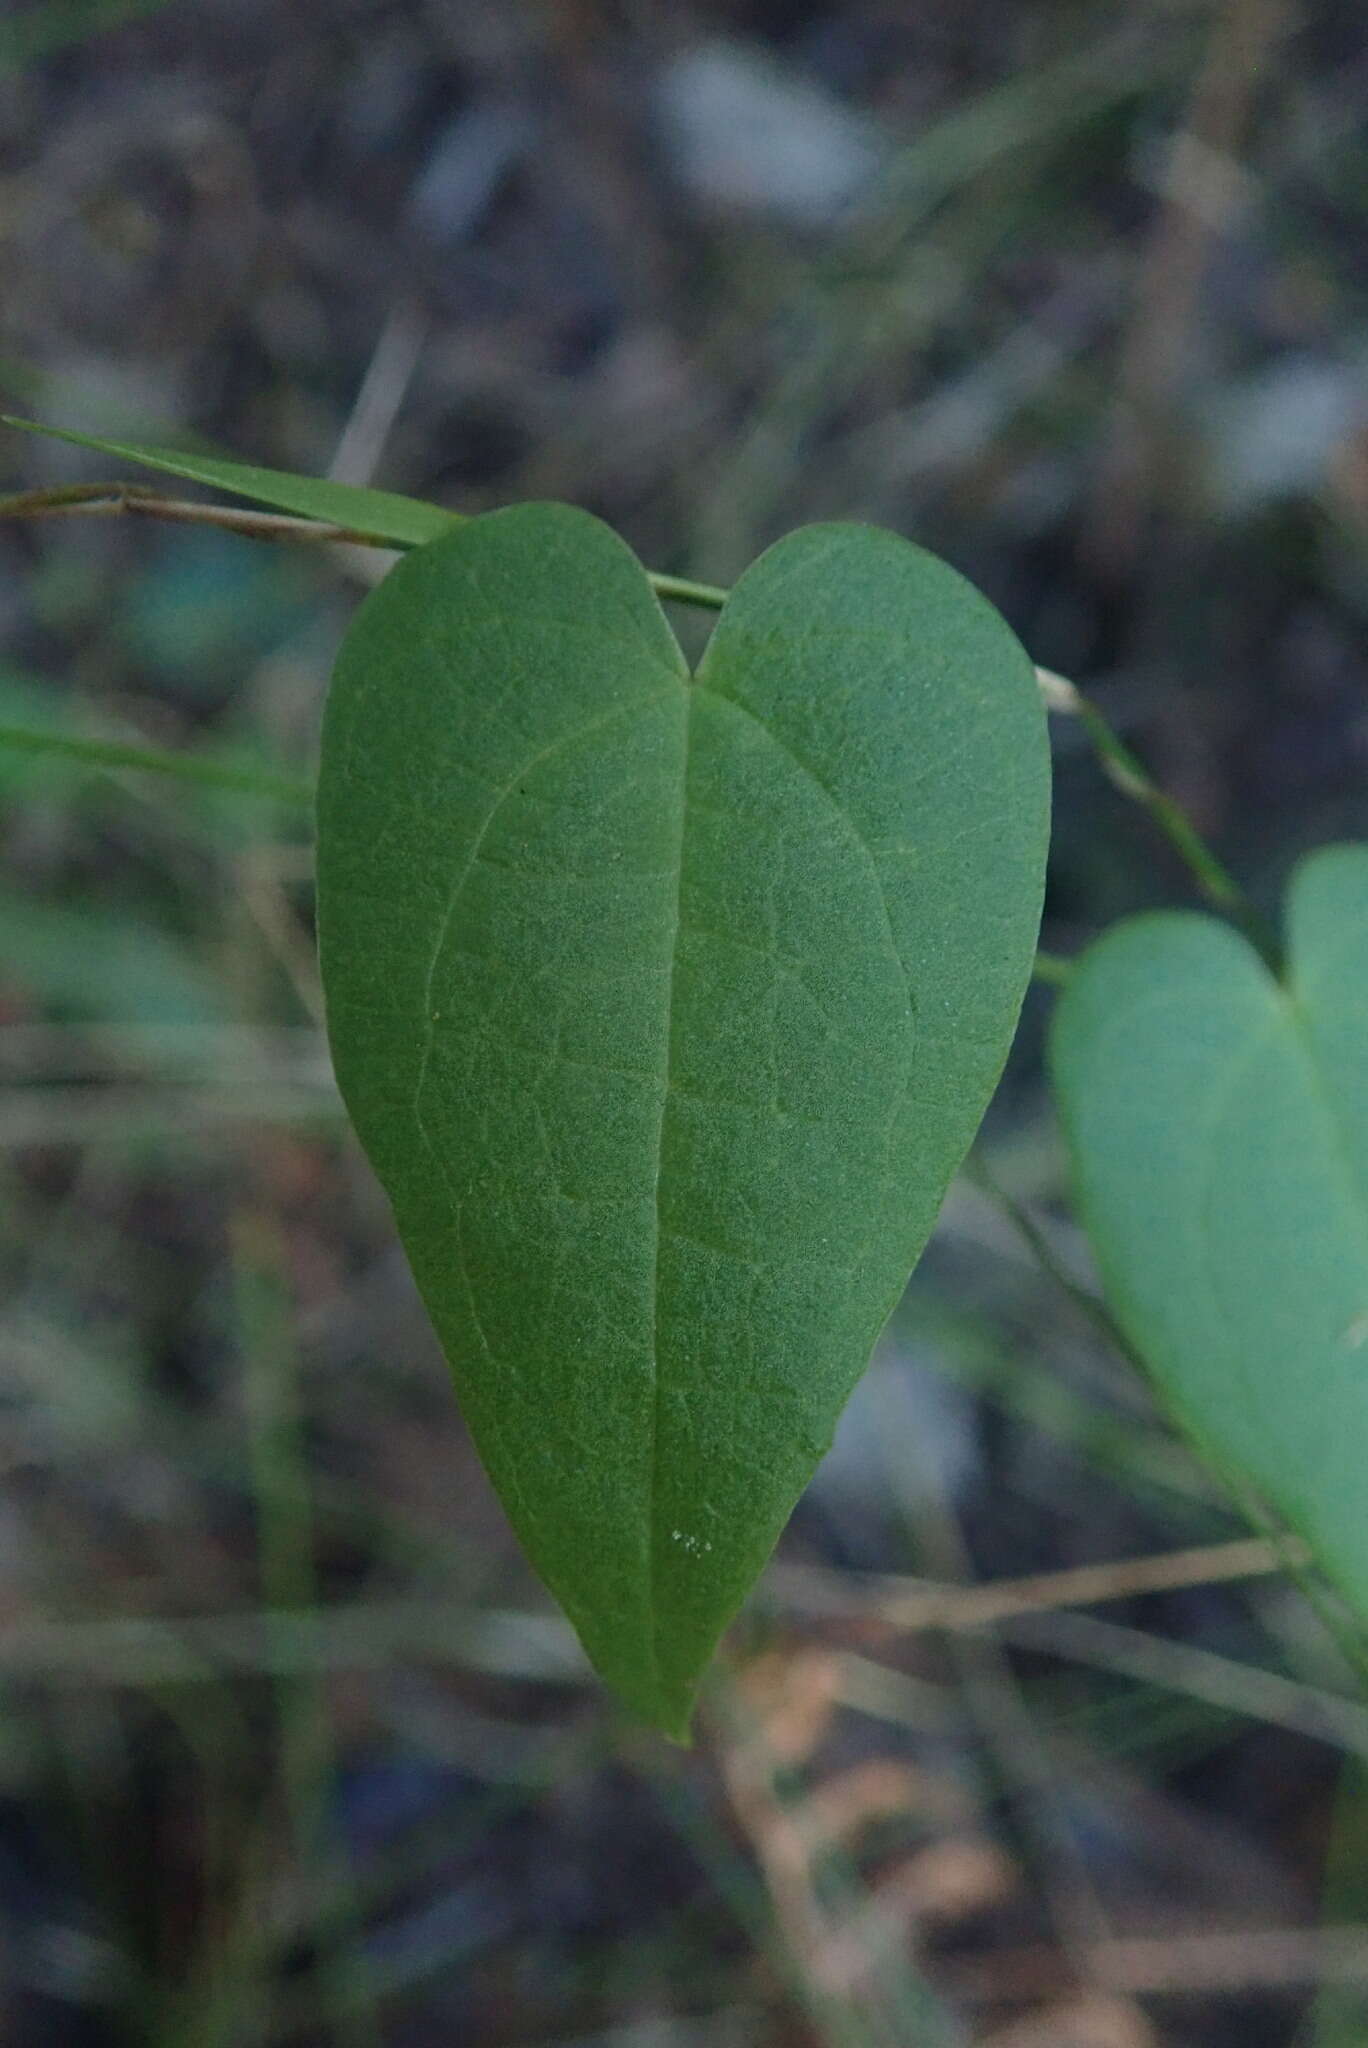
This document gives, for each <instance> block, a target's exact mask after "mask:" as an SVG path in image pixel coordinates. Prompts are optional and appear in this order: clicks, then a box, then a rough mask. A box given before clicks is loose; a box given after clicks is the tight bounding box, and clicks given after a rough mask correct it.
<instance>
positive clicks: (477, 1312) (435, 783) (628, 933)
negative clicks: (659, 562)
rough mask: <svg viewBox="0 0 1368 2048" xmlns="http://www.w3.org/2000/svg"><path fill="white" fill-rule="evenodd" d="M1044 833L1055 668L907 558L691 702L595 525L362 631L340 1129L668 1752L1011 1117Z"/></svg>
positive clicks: (882, 544)
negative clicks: (947, 1196)
mask: <svg viewBox="0 0 1368 2048" xmlns="http://www.w3.org/2000/svg"><path fill="white" fill-rule="evenodd" d="M1047 811H1048V757H1047V751H1046V743H1045V736H1044V719H1043V713H1042V710H1041V705H1040V701H1039V697H1038V693H1037V691H1036V687H1035V682H1034V675H1033V671H1032V668H1031V664H1030V662H1029V660H1028V659H1027V657H1026V656H1025V654H1024V653H1023V652H1022V650H1021V648H1020V647H1019V646H1018V645H1017V643H1016V641H1015V640H1014V639H1013V638H1012V636H1011V634H1010V633H1009V632H1008V630H1007V628H1006V627H1005V626H1004V625H1003V623H1002V621H1001V620H1000V619H999V617H998V616H997V614H996V613H995V612H994V611H993V610H992V609H991V607H990V606H989V605H988V604H987V603H985V601H984V600H983V599H982V598H980V597H979V596H977V595H976V594H975V593H974V592H973V591H972V590H971V589H970V588H969V587H968V586H967V585H966V584H965V583H963V582H962V581H961V579H960V578H959V577H958V576H956V575H955V574H954V572H953V571H951V570H950V569H948V568H946V567H945V566H944V565H943V564H941V563H939V562H937V561H935V560H934V559H932V558H931V557H930V556H928V555H925V554H923V553H921V552H920V551H919V550H918V549H916V548H913V547H911V546H910V545H909V544H908V543H907V542H905V541H902V540H899V539H897V538H896V537H895V536H893V535H891V534H886V533H881V532H879V531H877V530H875V529H871V528H860V527H821V528H813V529H809V530H807V531H805V532H802V533H798V534H795V535H793V536H791V537H790V538H789V539H788V540H785V541H783V542H781V543H780V544H779V545H778V546H777V547H775V548H773V549H771V551H770V552H769V553H768V554H766V555H765V556H764V557H763V558H762V559H761V560H760V561H759V562H757V563H756V564H755V565H754V566H753V567H752V568H751V569H750V571H749V572H748V573H747V575H746V576H745V577H744V578H743V579H742V581H741V583H740V584H739V585H738V586H737V588H736V590H735V591H734V592H733V593H732V595H731V597H730V598H729V600H728V602H727V605H726V607H725V609H724V611H723V613H722V616H721V618H720V620H719V622H718V625H717V628H716V631H715V633H714V636H713V639H712V642H711V645H710V646H709V648H708V650H707V653H706V655H705V658H704V660H703V663H702V666H701V668H700V671H699V674H698V678H697V681H695V682H691V681H690V678H689V675H688V672H687V669H686V667H685V664H684V660H683V657H682V655H681V653H680V651H679V648H678V646H677V645H676V643H675V641H674V639H673V636H672V635H671V632H670V629H669V627H668V625H667V623H666V621H665V618H664V615H663V613H662V612H661V610H660V608H659V605H658V604H657V602H656V600H655V598H654V597H653V595H652V593H651V590H650V588H649V586H648V584H647V580H646V575H645V572H644V571H643V569H642V568H641V566H640V564H639V563H638V562H637V561H636V559H635V557H634V556H633V555H632V554H631V553H630V552H629V551H628V549H627V548H626V547H625V546H624V545H623V544H622V543H621V542H620V541H619V540H617V539H616V538H615V537H614V535H613V534H612V533H611V532H610V531H609V530H608V529H607V528H606V527H604V526H602V525H600V524H599V523H598V522H597V521H596V520H594V519H591V518H590V517H589V516H588V515H587V514H585V513H582V512H577V511H573V510H571V509H569V508H567V507H564V506H554V505H526V506H520V507H515V508H512V509H510V510H507V511H502V512H495V513H491V514H488V515H486V516H484V517H482V518H480V519H477V520H474V521H472V522H470V523H469V524H468V525H466V526H464V527H462V528H461V529H460V530H459V531H458V532H456V533H454V534H451V535H449V536H447V537H445V538H443V539H442V540H439V541H437V542H434V543H433V544H432V545H431V546H429V547H425V548H422V549H419V550H417V551H416V552H415V553H413V554H411V555H409V556H407V557H406V558H405V560H404V561H403V562H401V563H400V564H399V565H398V566H397V567H396V568H395V569H394V570H393V571H392V572H391V574H390V576H389V577H388V578H387V579H386V581H385V582H384V583H383V584H382V585H381V586H380V588H379V589H378V590H377V591H376V592H374V593H373V594H372V595H371V597H370V598H369V599H368V600H367V602H366V604H365V605H364V606H363V608H362V610H361V612H360V614H359V615H358V617H357V620H356V622H355V624H354V626H353V627H352V630H351V632H350V634H349V635H348V638H347V641H346V644H345V645H344V648H343V650H342V654H341V657H340V660H339V662H338V667H337V672H336V676H335V678H334V682H333V687H332V693H331V696H330V699H329V703H328V709H327V715H326V719H325V726H324V736H323V755H322V764H321V774H320V786H319V799H318V908H319V936H320V947H321V954H322V963H323V975H324V986H325V991H326V995H327V1003H328V1020H329V1030H330V1034H331V1039H332V1045H333V1052H334V1058H335V1061H336V1066H337V1075H338V1080H339V1083H340V1085H341V1088H342V1093H343V1097H344V1099H345V1101H346V1103H347V1106H348V1109H349V1110H350V1112H351V1115H352V1117H353V1119H354V1121H355V1124H356V1127H357V1130H358V1132H359V1134H360V1137H361V1140H362V1143H363V1144H364V1146H365V1148H366V1150H367V1152H368V1153H369V1155H370V1157H371V1160H372V1162H373V1163H374V1165H375V1167H376V1170H377V1172H378V1173H379V1176H380V1179H381V1181H382V1182H383V1183H384V1186H385V1188H386V1190H387V1191H388V1193H389V1196H390V1199H391V1201H392V1203H393V1205H394V1210H395V1214H396V1217H397V1220H398V1224H399V1229H400V1233H401V1236H402V1238H403V1241H404V1244H405V1247H406V1249H407V1252H408V1255H409V1259H410V1261H411V1263H412V1266H413V1269H414V1272H415V1274H416V1276H417V1279H418V1283H419V1286H420V1288H421V1289H422V1292H423V1295H424V1298H425V1300H426V1302H427V1305H428V1308H429V1310H430V1312H431V1314H432V1318H433V1321H434V1322H435V1324H436V1326H437V1329H438V1331H439V1334H440V1336H441V1339H442V1342H443V1345H444V1347H445V1350H446V1353H447V1356H448V1358H449V1359H450V1361H451V1365H452V1368H453V1371H454V1373H455V1376H456V1381H457V1385H458V1389H459V1392H460V1396H461V1400H462V1403H463V1406H464V1408H465V1412H466V1415H467V1418H468V1420H469V1422H470V1425H471V1427H472V1429H473V1431H474V1434H475V1437H476V1440H477V1442H478V1444H479V1446H480V1449H481V1452H482V1454H483V1456H484V1459H485V1462H486V1463H487V1465H488V1467H489V1470H490V1472H491V1474H492V1475H493V1478H494V1481H495V1484H496V1485H497V1487H498V1489H499V1492H500V1494H501V1496H502V1498H503V1500H504V1503H505V1505H506V1507H507V1509H508V1512H509V1514H510V1516H511V1518H512V1520H513V1522H514V1524H515V1526H516V1527H517V1530H518V1532H519V1534H520V1536H521V1537H522V1540H523V1542H524V1544H525V1546H526V1548H527V1551H528V1553H529V1555H530V1556H531V1558H532V1561H533V1562H534V1564H535V1565H536V1567H537V1569H538V1570H539V1571H540V1572H541V1574H542V1576H543V1577H544V1579H545V1580H546V1582H547V1584H548V1585H549V1586H550V1587H551V1589H552V1590H553V1592H554V1593H555V1594H556V1596H557V1597H558V1599H559V1600H560V1601H561V1602H562V1604H563V1605H564V1607H565V1609H566V1611H567V1612H568V1613H569V1615H570V1617H571V1619H572V1621H573V1622H574V1624H575V1626H576V1628H577V1629H578V1630H579V1632H580V1635H581V1637H582V1638H583V1640H584V1643H585V1647H586V1648H587V1650H588V1652H589V1655H590V1656H591V1657H592V1659H593V1660H594V1662H595V1664H596V1665H597V1666H598V1668H599V1670H600V1671H601V1672H602V1674H603V1675H604V1677H605V1678H607V1679H608V1680H609V1681H610V1683H611V1684H612V1685H613V1686H615V1687H616V1688H617V1690H618V1691H619V1693H620V1694H621V1696H622V1697H623V1698H624V1699H625V1700H626V1701H627V1702H628V1703H629V1705H630V1706H631V1707H632V1708H633V1709H634V1710H635V1711H637V1712H638V1713H640V1714H641V1715H643V1716H645V1717H646V1718H647V1719H649V1720H652V1721H654V1722H656V1723H657V1724H659V1725H660V1726H662V1727H663V1728H665V1729H666V1730H667V1731H669V1732H670V1733H672V1734H674V1735H677V1736H681V1737H682V1736H683V1735H684V1733H685V1730H686V1727H687V1721H688V1714H689V1710H690V1705H691V1702H692V1699H693V1696H694V1692H695V1689H696V1686H697V1683H698V1680H699V1676H700V1674H701V1672H702V1670H703V1668H704V1666H705V1665H706V1663H707V1660H708V1658H709V1656H710V1654H711V1652H712V1649H713V1647H714V1645H715V1643H716V1640H717V1637H718V1634H719V1632H720V1630H721V1629H722V1627H723V1626H724V1625H725V1623H726V1622H727V1621H728V1619H729V1618H730V1617H731V1615H732V1614H733V1613H734V1612H735V1610H736V1608H737V1606H738V1605H739V1603H740V1601H741V1600H742V1598H743V1597H744V1595H745V1593H746V1591H747V1590H748V1588H749V1587H750V1585H751V1583H752V1582H753V1580H754V1579H755V1577H756V1575H757V1573H758V1572H759V1570H760V1568H761V1566H762V1565H763V1564H764V1562H765V1559H766V1557H767V1556H768V1554H769V1551H770V1549H771V1547H772V1546H773V1544H774V1541H775V1539H776V1537H777V1536H778V1534H779V1531H780V1529H781V1528H782V1526H783V1524H784V1521H785V1519H786V1517H787V1516H788V1514H789V1512H790V1510H791V1509H792V1507H793V1504H794V1502H795V1500H796V1499H797V1496H798V1494H799V1493H800V1492H801V1490H802V1488H803V1486H804V1484H805V1483H806V1481H807V1479H808V1478H809V1476H810V1475H811V1473H812V1470H813V1468H814V1466H815V1465H816V1463H817V1461H818V1460H819V1459H820V1458H821V1456H822V1454H823V1452H824V1451H825V1450H826V1448H827V1446H828V1444H829V1442H830V1440H831V1435H832V1431H833V1428H834V1426H835V1422H836V1418H837V1416H838V1414H839V1412H840V1409H841V1407H842V1405H843V1403H844V1401H845V1400H846V1397H847V1396H848V1394H849V1393H850V1391H851V1388H852V1387H853V1385H854V1383H855V1381H856V1379H857V1378H858V1376H859V1374H860V1372H861V1371H862V1370H863V1368H864V1366H865V1364H866V1362H867V1360H868V1357H869V1353H870V1350H871V1348H872V1346H873V1343H874V1340H875V1337H876V1336H877V1334H878V1331H879V1329H880V1326H881V1325H882V1323H883V1322H884V1320H885V1318H886V1317H887V1315H888V1313H889V1311H890V1310H891V1309H892V1307H893V1305H894V1303H895V1302H896V1300H897V1298H898V1295H899V1293H900V1291H901V1289H902V1287H903V1285H904V1283H905V1281H906V1279H907V1275H908V1272H909V1269H910V1268H911V1266H912V1264H913V1262H914V1260H915V1259H916V1257H917V1255H918V1253H919V1252H920V1250H921V1247H922V1245H923V1243H924V1242H925V1240H926V1237H927V1235H928V1233H929V1231H930V1229H931V1226H932V1224H933V1222H934V1220H935V1216H936V1211H937V1208H938V1206H939V1203H940V1200H941V1197H942V1194H943V1192H944V1190H945V1187H946V1184H947V1182H948V1180H949V1178H950V1176H951V1174H952V1173H953V1172H954V1170H955V1168H956V1166H957V1165H958V1163H959V1161H960V1159H961V1158H962V1156H963V1154H964V1152H965V1150H966V1149H967V1147H968V1145H969V1143H970V1141H971V1139H972V1137H973V1134H974V1131H975V1128H976V1126H977V1124H978V1122H979V1119H980V1117H981V1115H982V1112H983V1109H984V1107H985V1105H986V1103H987V1101H988V1097H989V1095H990V1093H991V1091H992V1089H993V1086H994V1083H995V1082H996V1079H997V1076H998V1073H999V1070H1000V1068H1001V1066H1002V1062H1003V1059H1004V1057H1005V1054H1006V1051H1007V1047H1008V1044H1009V1041H1010V1039H1011V1036H1012V1031H1013V1027H1014V1024H1015V1020H1016V1016H1017V1011H1018V1007H1019V1004H1020V1001H1021V997H1022V993H1023V991H1024V989H1025V986H1026V982H1027V979H1028V977H1029V974H1030V969H1031V956H1032V948H1033V945H1034V942H1035V935H1036V927H1037V922H1038V917H1039V909H1040V896H1041V886H1042V868H1043V861H1044V853H1045V842H1046V836H1047Z"/></svg>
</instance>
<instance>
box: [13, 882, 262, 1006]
mask: <svg viewBox="0 0 1368 2048" xmlns="http://www.w3.org/2000/svg"><path fill="white" fill-rule="evenodd" d="M0 990H3V991H8V992H9V993H11V994H21V995H22V996H24V997H25V998H26V999H27V1000H28V1001H29V1002H32V1003H36V1004H37V1005H39V1006H40V1007H41V1008H42V1009H44V1010H51V1011H54V1012H57V1013H59V1014H61V1015H63V1016H69V1017H79V1018H87V1017H88V1018H99V1019H102V1020H106V1019H107V1020H112V1021H116V1022H126V1021H128V1020H129V1019H133V1018H136V1019H137V1020H138V1021H139V1022H140V1023H147V1024H204V1023H214V1022H217V1021H219V1020H220V1018H221V1016H222V1005H221V1003H220V1002H219V1000H218V998H217V995H216V993H215V990H214V987H213V983H212V981H211V980H210V978H209V976H208V975H206V974H203V973H201V971H200V970H199V968H198V967H197V966H196V965H195V962H194V960H193V958H192V957H191V955H190V954H189V953H188V951H187V950H186V948H185V947H183V946H182V945H179V944H178V943H177V942H176V941H175V940H174V939H171V938H169V937H168V936H167V935H166V934H165V933H163V932H159V931H157V930H155V929H154V928H151V927H149V925H148V924H147V921H146V917H145V916H144V915H140V914H138V913H137V912H136V911H134V910H129V911H128V912H127V913H124V912H121V911H119V910H118V909H111V908H110V907H109V906H108V905H106V904H101V905H98V906H97V905H95V904H91V905H90V906H89V907H88V908H87V907H85V906H83V905H82V906H75V905H71V904H64V903H43V902H39V901H36V900H35V899H34V898H33V897H31V896H24V895H20V894H18V893H17V892H15V891H11V890H0Z"/></svg>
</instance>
